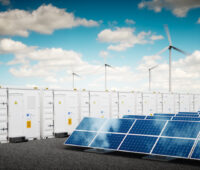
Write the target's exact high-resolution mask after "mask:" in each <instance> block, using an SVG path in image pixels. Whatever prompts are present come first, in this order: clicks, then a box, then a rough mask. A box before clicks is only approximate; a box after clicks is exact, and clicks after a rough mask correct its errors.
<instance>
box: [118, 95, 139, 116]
mask: <svg viewBox="0 0 200 170" xmlns="http://www.w3.org/2000/svg"><path fill="white" fill-rule="evenodd" d="M135 106H136V104H135V94H134V93H130V92H119V117H120V118H121V117H123V115H133V114H135V108H136V107H135Z"/></svg>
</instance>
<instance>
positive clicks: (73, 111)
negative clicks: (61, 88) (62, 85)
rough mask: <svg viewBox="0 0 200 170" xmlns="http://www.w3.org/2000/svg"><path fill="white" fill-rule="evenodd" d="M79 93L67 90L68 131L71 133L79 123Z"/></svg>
mask: <svg viewBox="0 0 200 170" xmlns="http://www.w3.org/2000/svg"><path fill="white" fill-rule="evenodd" d="M78 97H79V95H78V92H77V91H67V92H66V103H65V105H66V112H65V113H66V114H67V132H68V133H69V134H71V133H72V132H73V131H74V129H75V128H76V126H77V125H78V123H79V119H80V114H79V113H80V112H79V98H78Z"/></svg>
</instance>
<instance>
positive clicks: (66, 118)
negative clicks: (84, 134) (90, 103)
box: [54, 90, 80, 137]
mask: <svg viewBox="0 0 200 170" xmlns="http://www.w3.org/2000/svg"><path fill="white" fill-rule="evenodd" d="M79 102H80V98H79V93H78V92H77V91H67V90H55V91H54V134H55V136H56V137H57V136H58V137H59V136H65V134H66V133H67V134H71V133H72V132H73V131H74V129H75V128H76V126H77V125H78V123H79V121H80V107H79Z"/></svg>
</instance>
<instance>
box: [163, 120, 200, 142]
mask: <svg viewBox="0 0 200 170" xmlns="http://www.w3.org/2000/svg"><path fill="white" fill-rule="evenodd" d="M169 122H172V123H174V122H177V123H180V122H186V123H192V122H193V123H198V122H197V121H181V120H170V121H169ZM169 122H168V123H169ZM199 126H200V123H199ZM166 128H167V126H166V127H165V129H164V131H163V133H164V132H165V130H166ZM162 137H171V138H172V136H166V135H164V134H162ZM197 137H198V134H197V136H196V137H194V138H193V137H183V136H174V138H184V139H195V138H197Z"/></svg>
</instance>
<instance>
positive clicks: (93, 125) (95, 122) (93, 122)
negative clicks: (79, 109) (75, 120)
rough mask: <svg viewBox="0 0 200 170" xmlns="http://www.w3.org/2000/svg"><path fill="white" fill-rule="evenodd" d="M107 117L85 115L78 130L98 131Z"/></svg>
mask: <svg viewBox="0 0 200 170" xmlns="http://www.w3.org/2000/svg"><path fill="white" fill-rule="evenodd" d="M105 121H106V119H102V118H89V117H85V118H84V119H83V120H82V121H81V123H80V124H79V125H78V127H77V128H76V130H87V131H98V130H99V129H100V128H101V126H102V125H103V123H104V122H105Z"/></svg>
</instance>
